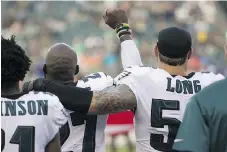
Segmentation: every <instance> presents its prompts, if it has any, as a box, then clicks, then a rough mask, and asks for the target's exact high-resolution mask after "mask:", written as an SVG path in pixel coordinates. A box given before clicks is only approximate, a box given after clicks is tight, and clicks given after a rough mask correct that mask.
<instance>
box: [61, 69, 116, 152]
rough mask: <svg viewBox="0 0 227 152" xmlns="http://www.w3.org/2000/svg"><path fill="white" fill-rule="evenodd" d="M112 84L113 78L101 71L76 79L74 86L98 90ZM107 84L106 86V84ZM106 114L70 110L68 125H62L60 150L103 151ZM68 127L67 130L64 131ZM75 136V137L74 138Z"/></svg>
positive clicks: (75, 151)
mask: <svg viewBox="0 0 227 152" xmlns="http://www.w3.org/2000/svg"><path fill="white" fill-rule="evenodd" d="M108 82H109V84H110V85H112V84H113V79H112V78H111V77H110V76H107V75H105V74H104V73H103V72H98V73H94V74H90V75H88V76H86V77H84V78H83V79H82V80H79V81H77V84H76V85H75V86H77V87H80V88H87V89H88V90H95V91H99V90H102V89H104V88H106V87H107V86H109V85H108ZM106 85H107V86H106ZM107 118H108V115H85V114H80V113H78V112H70V116H69V117H68V125H67V126H64V133H63V132H62V133H61V135H62V134H64V137H63V138H64V139H65V140H63V142H62V151H63V152H68V151H73V152H82V151H89V152H104V151H105V133H104V130H105V127H106V121H107ZM67 128H68V132H67V131H66V130H67ZM61 131H63V129H61ZM61 137H62V136H61ZM75 137H76V138H75Z"/></svg>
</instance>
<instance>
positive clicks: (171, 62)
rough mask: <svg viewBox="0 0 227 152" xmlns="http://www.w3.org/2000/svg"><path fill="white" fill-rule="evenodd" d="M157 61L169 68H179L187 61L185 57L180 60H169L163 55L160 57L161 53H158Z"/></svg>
mask: <svg viewBox="0 0 227 152" xmlns="http://www.w3.org/2000/svg"><path fill="white" fill-rule="evenodd" d="M159 59H160V61H161V62H163V63H165V64H168V65H171V66H180V65H183V64H184V63H185V62H186V59H187V55H186V56H184V57H181V58H169V57H166V56H164V55H162V54H161V53H159Z"/></svg>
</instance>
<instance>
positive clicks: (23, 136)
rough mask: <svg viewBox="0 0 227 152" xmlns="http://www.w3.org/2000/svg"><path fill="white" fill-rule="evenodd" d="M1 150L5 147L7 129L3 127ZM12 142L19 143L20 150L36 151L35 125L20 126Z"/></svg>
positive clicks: (21, 151) (20, 151) (23, 151)
mask: <svg viewBox="0 0 227 152" xmlns="http://www.w3.org/2000/svg"><path fill="white" fill-rule="evenodd" d="M1 142H2V143H1V150H2V151H3V149H4V147H5V131H4V130H3V129H1ZM9 142H10V143H11V144H19V152H25V151H26V152H34V149H35V147H34V145H35V127H34V126H18V127H17V129H16V131H15V132H14V134H13V136H12V138H11V139H10V141H9Z"/></svg>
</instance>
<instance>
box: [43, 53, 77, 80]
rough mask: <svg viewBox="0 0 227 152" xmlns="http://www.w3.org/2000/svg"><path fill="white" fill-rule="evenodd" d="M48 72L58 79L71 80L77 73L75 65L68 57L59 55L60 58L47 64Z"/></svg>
mask: <svg viewBox="0 0 227 152" xmlns="http://www.w3.org/2000/svg"><path fill="white" fill-rule="evenodd" d="M46 66H47V67H46V68H47V74H48V75H51V77H52V78H55V79H57V80H64V81H68V80H71V79H72V78H73V77H72V76H74V74H75V67H74V65H73V64H72V61H71V60H70V58H68V57H59V58H58V59H56V60H54V61H52V62H51V64H48V65H46Z"/></svg>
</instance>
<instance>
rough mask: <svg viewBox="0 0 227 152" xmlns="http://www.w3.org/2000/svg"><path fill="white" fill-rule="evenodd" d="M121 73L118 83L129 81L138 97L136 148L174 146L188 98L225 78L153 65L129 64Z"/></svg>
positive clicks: (166, 147) (168, 147)
mask: <svg viewBox="0 0 227 152" xmlns="http://www.w3.org/2000/svg"><path fill="white" fill-rule="evenodd" d="M121 75H122V76H121ZM121 75H119V76H120V77H119V76H118V77H117V79H118V81H119V84H126V85H128V86H129V87H130V88H131V90H132V91H133V92H134V94H135V95H136V98H137V108H136V111H135V131H136V147H137V152H146V151H149V152H150V151H168V150H171V147H172V144H173V142H174V139H175V136H176V133H177V130H178V127H179V125H180V121H181V120H182V118H181V117H182V115H183V113H184V111H185V107H186V104H187V102H188V99H189V98H190V97H192V96H193V95H194V94H195V93H197V92H199V91H200V90H201V89H202V88H204V87H205V86H207V85H209V84H210V83H212V82H214V81H216V80H218V79H221V78H223V76H221V75H219V76H216V75H214V74H212V73H210V74H208V73H201V72H198V73H191V74H189V75H188V76H187V77H182V76H171V75H170V74H169V73H167V72H166V71H164V70H162V69H153V68H150V67H133V68H128V69H126V70H125V71H124V72H123V74H121ZM121 77H125V78H121ZM127 77H128V78H127ZM121 79H122V80H121Z"/></svg>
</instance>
